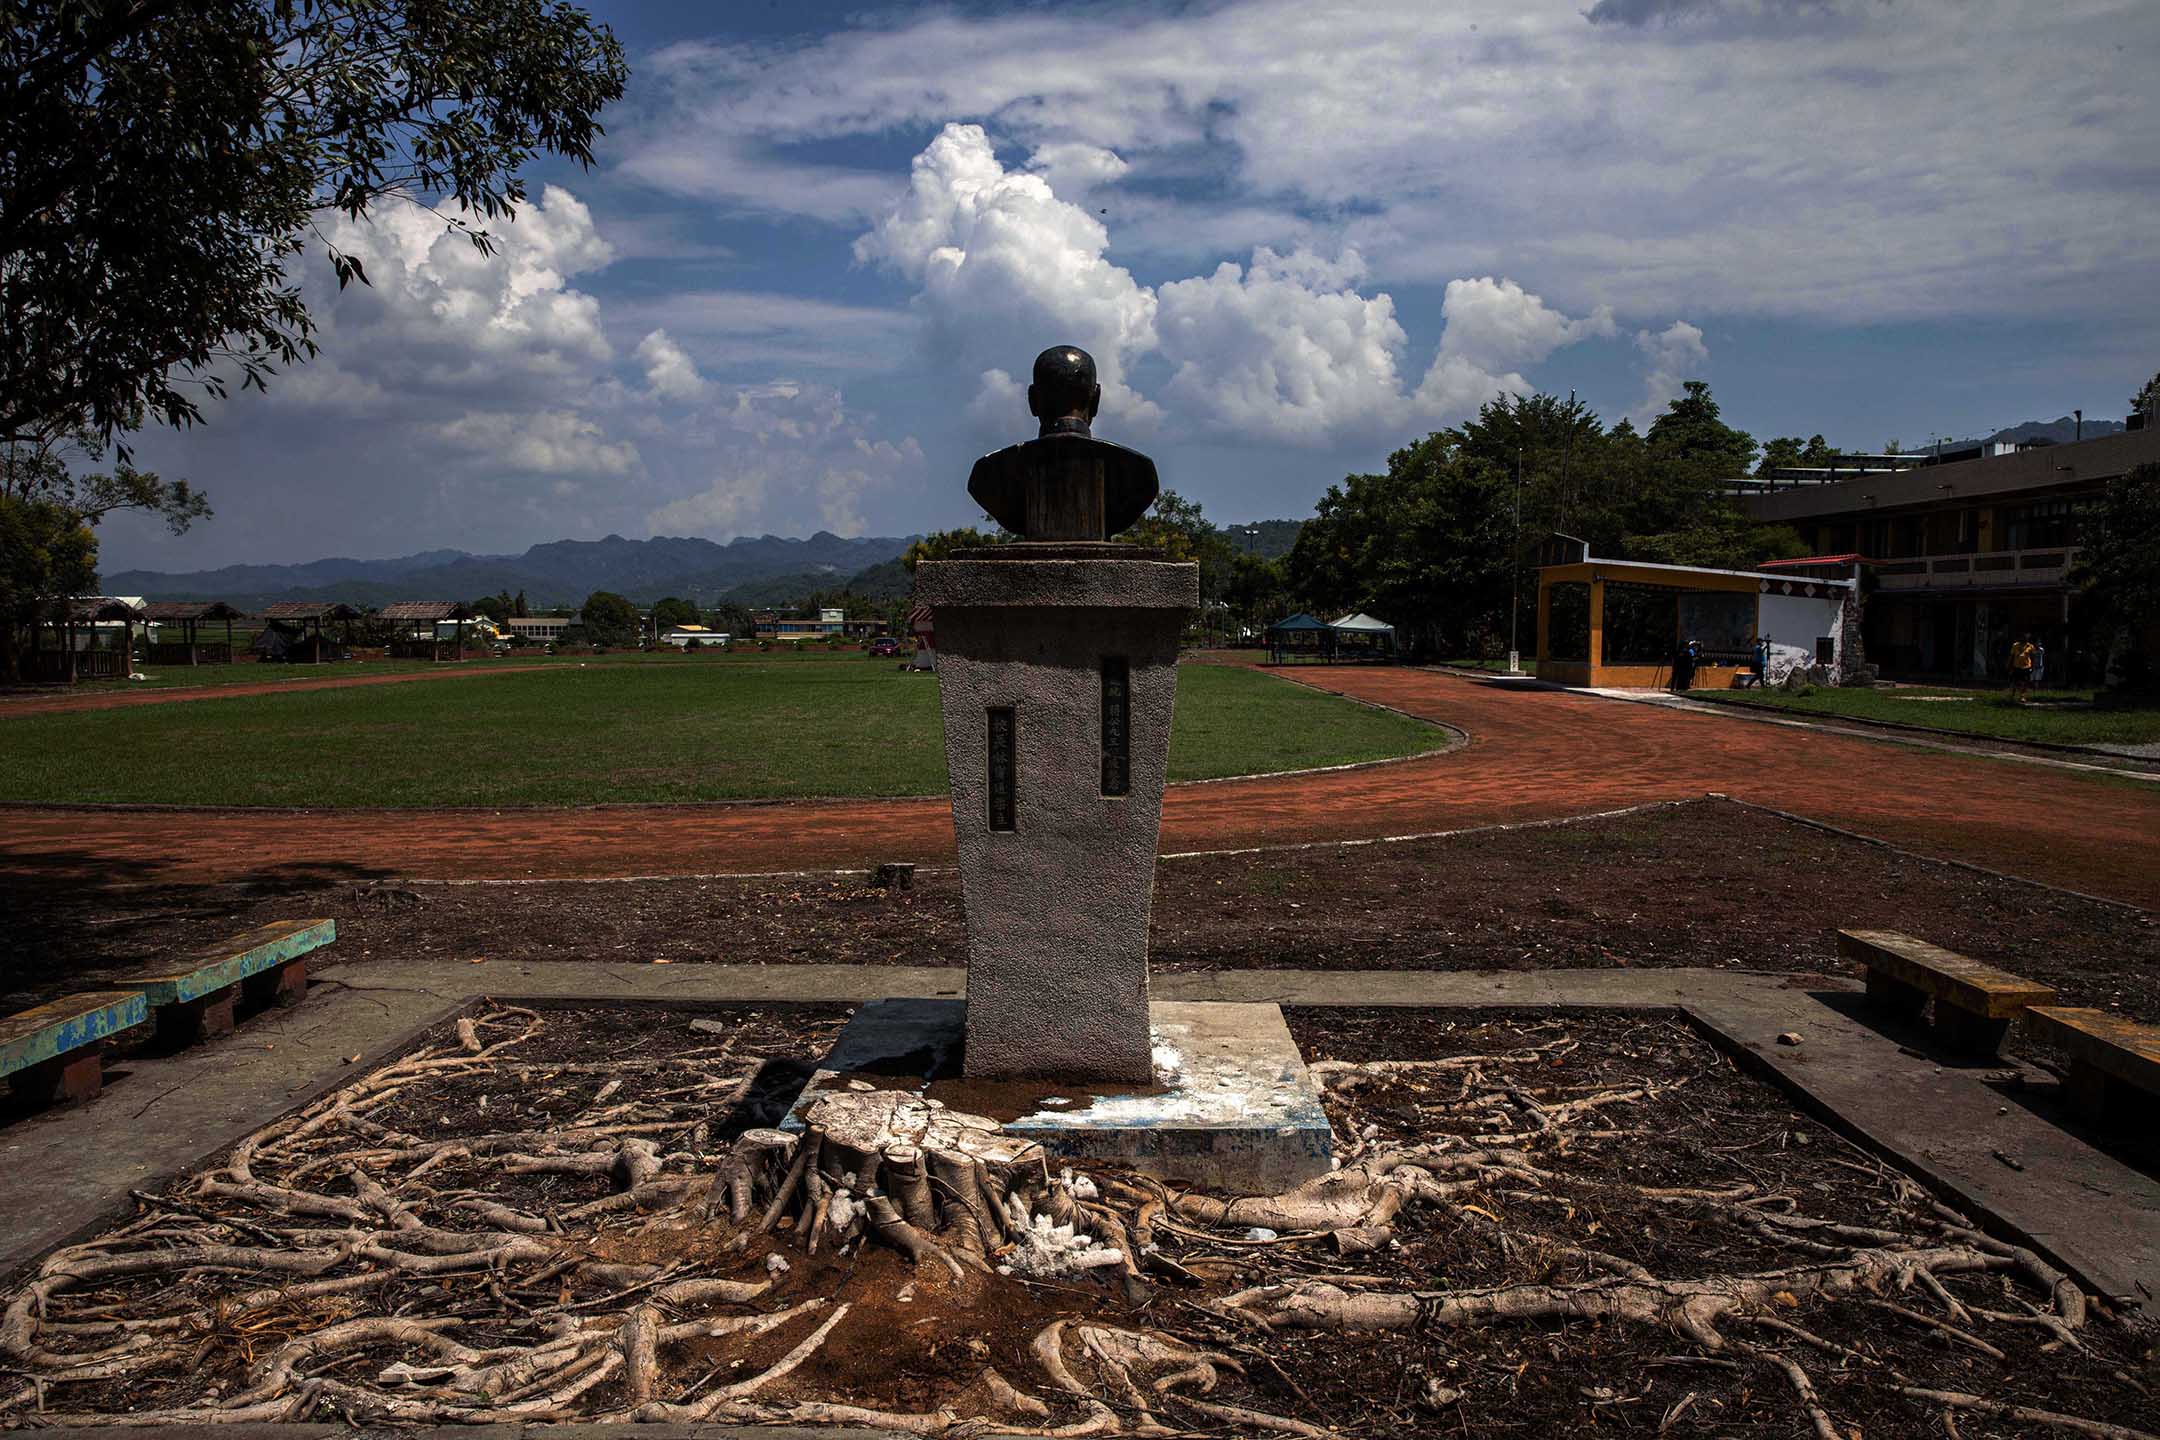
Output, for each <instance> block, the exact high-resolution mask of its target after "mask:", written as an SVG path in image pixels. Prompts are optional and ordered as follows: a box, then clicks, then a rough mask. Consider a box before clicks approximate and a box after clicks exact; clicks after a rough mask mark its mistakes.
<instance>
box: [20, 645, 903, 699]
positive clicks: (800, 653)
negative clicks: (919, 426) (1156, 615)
mask: <svg viewBox="0 0 2160 1440" xmlns="http://www.w3.org/2000/svg"><path fill="white" fill-rule="evenodd" d="M249 638H250V637H249V636H247V635H242V636H240V637H238V639H237V640H236V641H235V643H236V644H238V645H240V646H242V647H245V645H246V644H247V641H248V639H249ZM863 658H864V657H863V653H862V651H860V650H855V649H848V650H830V649H827V648H826V647H825V646H823V645H812V646H805V647H802V648H801V649H798V650H782V649H778V648H775V649H774V650H771V651H769V652H761V651H759V650H758V649H757V647H756V646H754V645H738V646H736V647H735V648H734V649H732V650H728V651H718V650H709V651H703V652H700V653H696V654H686V653H684V652H682V651H677V650H665V651H657V652H653V651H640V650H611V651H609V652H608V653H607V654H605V655H595V654H592V653H591V652H590V651H589V650H588V651H587V652H585V653H584V654H564V655H549V654H546V653H544V652H543V651H541V650H540V649H538V648H533V649H526V650H512V651H509V652H507V653H505V654H503V655H500V656H490V655H488V654H486V653H485V652H483V651H482V650H481V649H480V648H479V646H477V645H475V646H474V647H473V650H472V653H471V655H470V656H468V657H467V659H466V660H465V661H464V662H463V663H464V664H466V665H468V666H472V667H474V668H486V667H488V666H494V665H578V664H588V665H720V664H726V665H745V664H752V663H756V662H760V661H762V662H764V663H767V664H771V663H774V662H776V661H810V660H861V659H863ZM450 663H452V662H449V661H443V662H437V661H433V660H384V659H380V658H375V657H371V658H369V659H366V660H340V661H334V662H332V663H329V664H324V665H259V664H257V663H255V662H254V661H253V660H242V661H240V662H239V663H237V664H233V665H195V666H188V665H145V666H141V667H139V668H140V670H141V673H142V674H143V675H144V677H145V678H144V679H141V680H83V681H78V682H77V683H76V684H75V685H74V686H73V687H71V688H69V689H66V690H64V691H63V690H61V689H59V688H58V687H53V686H42V687H38V689H37V693H40V694H70V695H106V694H112V693H114V692H116V691H122V690H191V689H195V688H197V687H202V686H213V687H214V686H220V685H280V684H290V683H291V682H293V681H296V680H336V679H340V678H344V677H347V676H353V675H394V674H398V673H400V672H406V671H421V670H434V669H437V668H440V666H441V665H447V664H450Z"/></svg>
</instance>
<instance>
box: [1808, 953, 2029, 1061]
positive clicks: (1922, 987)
mask: <svg viewBox="0 0 2160 1440" xmlns="http://www.w3.org/2000/svg"><path fill="white" fill-rule="evenodd" d="M1838 953H1839V954H1840V955H1843V956H1844V957H1845V958H1846V959H1848V960H1853V961H1856V962H1858V963H1859V965H1860V966H1861V968H1862V969H1863V970H1864V971H1865V972H1866V974H1867V993H1868V998H1869V999H1870V1000H1872V1001H1874V1002H1875V1003H1876V1004H1877V1005H1879V1006H1881V1007H1882V1008H1883V1009H1886V1010H1889V1011H1891V1012H1892V1013H1894V1014H1896V1015H1898V1016H1900V1017H1901V1018H1903V1019H1907V1020H1917V1019H1919V1018H1920V1011H1921V1008H1922V1007H1923V1006H1925V1005H1926V1004H1927V1002H1928V1001H1929V1000H1933V1001H1934V1002H1935V1036H1936V1039H1938V1040H1939V1041H1941V1042H1942V1045H1943V1047H1944V1048H1945V1049H1948V1050H1952V1051H1956V1052H1958V1053H1960V1054H1965V1055H1975V1056H1983V1057H1985V1056H1991V1055H1994V1054H1995V1053H1996V1052H1997V1051H1999V1050H2001V1049H2002V1042H2003V1036H2005V1035H2007V1034H2008V1033H2009V1032H2010V1022H2011V1021H2013V1020H2015V1019H2017V1018H2018V1017H2019V1016H2020V1015H2022V1014H2024V1013H2025V1012H2026V1011H2027V1010H2028V1009H2030V1008H2031V1007H2032V1006H2035V1005H2045V1004H2047V1003H2048V1002H2049V1001H2050V1000H2053V999H2054V998H2055V991H2054V990H2053V989H2052V988H2050V987H2049V986H2046V985H2036V984H2034V983H2033V982H2032V981H2030V980H2025V979H2021V978H2020V977H2018V976H2016V975H2012V974H2011V973H2010V972H2009V971H2007V970H1998V969H1996V968H1995V967H1994V966H1992V965H1983V964H1982V963H1981V962H1979V961H1978V960H1974V959H1971V958H1969V957H1967V956H1964V955H1960V954H1958V953H1957V952H1956V951H1954V950H1945V949H1943V948H1942V947H1941V946H1940V945H1930V944H1928V943H1927V941H1925V940H1916V939H1914V938H1913V937H1912V936H1910V935H1901V934H1899V933H1898V932H1897V931H1895V930H1840V931H1838Z"/></svg>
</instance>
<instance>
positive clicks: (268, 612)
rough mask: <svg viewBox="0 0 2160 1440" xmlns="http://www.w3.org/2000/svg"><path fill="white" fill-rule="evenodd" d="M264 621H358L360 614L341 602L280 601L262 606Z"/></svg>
mask: <svg viewBox="0 0 2160 1440" xmlns="http://www.w3.org/2000/svg"><path fill="white" fill-rule="evenodd" d="M262 618H263V619H265V620H358V619H359V618H360V612H359V611H358V610H356V609H354V608H353V607H352V606H350V605H347V604H346V603H345V602H344V601H342V600H280V601H278V603H277V604H275V605H265V606H263V612H262Z"/></svg>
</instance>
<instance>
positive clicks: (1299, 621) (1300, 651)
mask: <svg viewBox="0 0 2160 1440" xmlns="http://www.w3.org/2000/svg"><path fill="white" fill-rule="evenodd" d="M1267 640H1268V661H1269V663H1271V664H1275V665H1281V664H1283V663H1284V662H1285V661H1287V660H1290V659H1292V658H1297V659H1316V660H1324V659H1327V658H1328V657H1329V656H1331V655H1333V654H1334V652H1335V632H1334V631H1333V630H1331V629H1330V628H1328V623H1327V622H1326V621H1325V620H1319V619H1315V618H1314V617H1313V616H1311V615H1307V614H1306V613H1305V612H1304V611H1302V610H1300V611H1299V612H1298V613H1297V614H1295V615H1292V616H1289V617H1288V618H1286V619H1282V620H1278V621H1276V622H1275V623H1274V624H1272V625H1270V626H1268V627H1267Z"/></svg>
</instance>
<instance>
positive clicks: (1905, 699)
mask: <svg viewBox="0 0 2160 1440" xmlns="http://www.w3.org/2000/svg"><path fill="white" fill-rule="evenodd" d="M2044 695H2045V698H2044V699H2042V700H2040V701H2037V702H2036V703H2034V704H2031V705H2024V706H2019V705H2012V704H2011V703H2010V701H2009V698H2008V695H2007V692H2002V691H1986V690H1945V689H1933V688H1924V687H1920V686H1901V687H1898V688H1895V689H1880V690H1874V689H1871V690H1861V689H1817V690H1811V691H1809V692H1808V693H1807V694H1805V695H1788V694H1786V693H1785V692H1784V691H1782V690H1771V691H1767V692H1764V691H1756V690H1739V691H1735V690H1694V691H1690V692H1689V698H1691V699H1697V700H1713V701H1716V702H1718V703H1720V704H1727V705H1748V706H1753V707H1756V708H1759V709H1764V710H1780V711H1785V712H1788V713H1798V714H1803V715H1821V716H1825V717H1830V718H1838V719H1848V720H1887V721H1890V722H1892V723H1894V724H1899V725H1926V726H1930V727H1932V728H1934V729H1937V730H1956V731H1959V732H1961V733H1963V734H1968V735H1977V736H1986V737H1988V738H1990V739H1995V740H2030V741H2038V742H2040V743H2042V744H2047V745H2149V744H2153V743H2155V742H2160V710H2096V709H2093V708H2091V706H2092V692H2091V691H2089V690H2088V691H2083V692H2079V691H2062V690H2049V691H2046V692H2044ZM1930 697H1933V698H1930Z"/></svg>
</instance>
